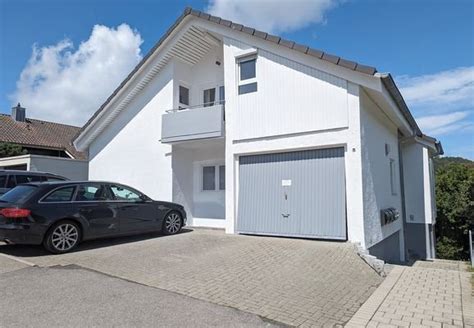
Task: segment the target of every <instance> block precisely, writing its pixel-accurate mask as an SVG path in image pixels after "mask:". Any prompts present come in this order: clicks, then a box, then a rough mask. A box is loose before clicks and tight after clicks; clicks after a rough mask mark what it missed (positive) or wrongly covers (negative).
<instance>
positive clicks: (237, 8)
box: [207, 0, 341, 33]
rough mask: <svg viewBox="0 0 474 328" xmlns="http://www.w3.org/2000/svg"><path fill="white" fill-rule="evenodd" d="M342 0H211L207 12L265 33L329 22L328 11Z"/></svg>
mask: <svg viewBox="0 0 474 328" xmlns="http://www.w3.org/2000/svg"><path fill="white" fill-rule="evenodd" d="M340 2H341V1H339V0H279V1H275V0H210V1H209V6H208V8H207V11H208V12H209V13H210V14H211V15H215V16H219V17H222V18H225V19H228V20H231V21H234V22H237V23H241V24H244V25H247V26H250V27H253V28H256V29H259V30H262V31H264V32H269V33H281V32H289V31H294V30H298V29H300V28H304V27H306V26H308V25H310V24H312V23H325V13H326V12H327V11H328V10H330V9H332V8H334V7H335V6H336V5H337V4H338V3H340Z"/></svg>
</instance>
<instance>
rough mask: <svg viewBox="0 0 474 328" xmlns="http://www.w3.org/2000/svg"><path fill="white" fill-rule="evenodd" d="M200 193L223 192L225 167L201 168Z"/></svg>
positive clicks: (209, 166)
mask: <svg viewBox="0 0 474 328" xmlns="http://www.w3.org/2000/svg"><path fill="white" fill-rule="evenodd" d="M201 190H202V191H219V190H221V191H222V190H225V165H205V166H202V186H201Z"/></svg>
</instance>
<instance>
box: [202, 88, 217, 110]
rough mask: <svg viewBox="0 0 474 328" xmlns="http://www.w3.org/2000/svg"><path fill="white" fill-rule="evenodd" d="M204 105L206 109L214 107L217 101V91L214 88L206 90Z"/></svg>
mask: <svg viewBox="0 0 474 328" xmlns="http://www.w3.org/2000/svg"><path fill="white" fill-rule="evenodd" d="M203 96H204V97H203V98H204V99H203V100H204V101H203V103H204V107H208V106H214V102H215V101H216V89H215V88H212V89H207V90H204V94H203Z"/></svg>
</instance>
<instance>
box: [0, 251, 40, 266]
mask: <svg viewBox="0 0 474 328" xmlns="http://www.w3.org/2000/svg"><path fill="white" fill-rule="evenodd" d="M0 256H2V257H4V258H7V259H9V260H12V261H16V262H19V263H22V264H25V265H28V266H31V267H35V266H37V265H36V264H34V263H32V262H29V261H26V260H23V259H19V258H17V257H15V256H12V255H8V254H4V253H0Z"/></svg>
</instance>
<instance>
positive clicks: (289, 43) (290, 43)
mask: <svg viewBox="0 0 474 328" xmlns="http://www.w3.org/2000/svg"><path fill="white" fill-rule="evenodd" d="M278 44H279V45H282V46H285V47H287V48H290V49H292V48H293V46H294V45H295V43H294V42H293V41H290V40H285V39H280V42H279V43H278Z"/></svg>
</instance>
